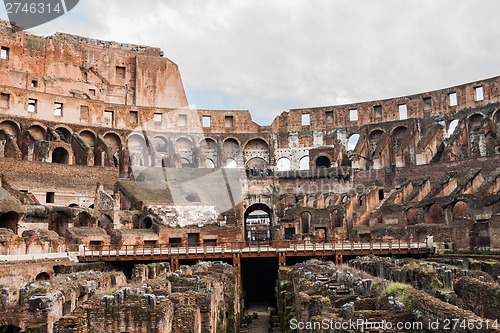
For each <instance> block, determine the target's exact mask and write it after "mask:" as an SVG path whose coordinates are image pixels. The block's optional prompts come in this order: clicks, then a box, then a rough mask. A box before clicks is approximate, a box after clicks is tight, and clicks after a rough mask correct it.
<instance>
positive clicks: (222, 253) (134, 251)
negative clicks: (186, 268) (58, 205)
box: [78, 239, 434, 269]
mask: <svg viewBox="0 0 500 333" xmlns="http://www.w3.org/2000/svg"><path fill="white" fill-rule="evenodd" d="M431 253H434V247H433V245H432V242H429V241H428V239H423V240H422V239H420V240H418V239H392V240H371V241H369V242H362V241H339V240H332V241H326V242H311V241H271V242H268V243H265V244H262V243H260V244H251V243H249V242H231V243H222V244H202V245H200V246H173V245H161V246H156V247H148V246H132V245H125V246H121V247H116V246H115V245H111V246H100V247H93V248H89V247H83V246H82V247H81V248H80V251H79V255H78V259H79V261H80V262H96V261H142V260H147V261H170V262H171V263H172V268H173V269H175V268H177V267H178V262H179V260H183V259H199V260H217V259H233V264H235V265H239V262H240V259H242V258H259V257H262V258H266V257H267V258H269V257H277V258H279V263H280V266H284V265H286V258H287V257H335V262H336V263H337V264H340V263H342V260H343V259H342V258H343V256H362V255H369V254H373V255H410V254H422V255H425V254H431Z"/></svg>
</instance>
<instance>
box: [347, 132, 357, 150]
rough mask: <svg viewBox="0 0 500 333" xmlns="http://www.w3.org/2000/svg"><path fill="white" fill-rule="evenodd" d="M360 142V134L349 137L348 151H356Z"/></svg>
mask: <svg viewBox="0 0 500 333" xmlns="http://www.w3.org/2000/svg"><path fill="white" fill-rule="evenodd" d="M358 141H359V134H353V135H351V136H350V137H349V140H348V141H347V150H354V149H356V146H357V144H358Z"/></svg>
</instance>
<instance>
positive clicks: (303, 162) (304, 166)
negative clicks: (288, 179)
mask: <svg viewBox="0 0 500 333" xmlns="http://www.w3.org/2000/svg"><path fill="white" fill-rule="evenodd" d="M299 169H300V170H309V156H304V157H302V158H301V159H300V161H299Z"/></svg>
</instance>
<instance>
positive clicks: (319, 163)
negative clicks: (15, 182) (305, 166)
mask: <svg viewBox="0 0 500 333" xmlns="http://www.w3.org/2000/svg"><path fill="white" fill-rule="evenodd" d="M331 166H332V162H331V161H330V159H329V158H328V157H326V156H319V157H318V158H317V159H316V168H329V167H331Z"/></svg>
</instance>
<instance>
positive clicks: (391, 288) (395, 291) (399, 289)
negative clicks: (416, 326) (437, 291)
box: [380, 282, 413, 311]
mask: <svg viewBox="0 0 500 333" xmlns="http://www.w3.org/2000/svg"><path fill="white" fill-rule="evenodd" d="M409 287H410V286H409V285H407V284H404V283H399V282H393V283H391V284H389V285H388V286H387V288H385V289H384V291H382V294H381V295H380V297H381V298H387V297H389V296H392V297H394V298H395V299H397V300H399V301H400V302H401V303H403V304H404V305H405V307H406V309H407V310H409V311H411V310H412V309H413V304H412V301H411V298H410V295H409V293H408V290H407V289H408V288H409Z"/></svg>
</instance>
